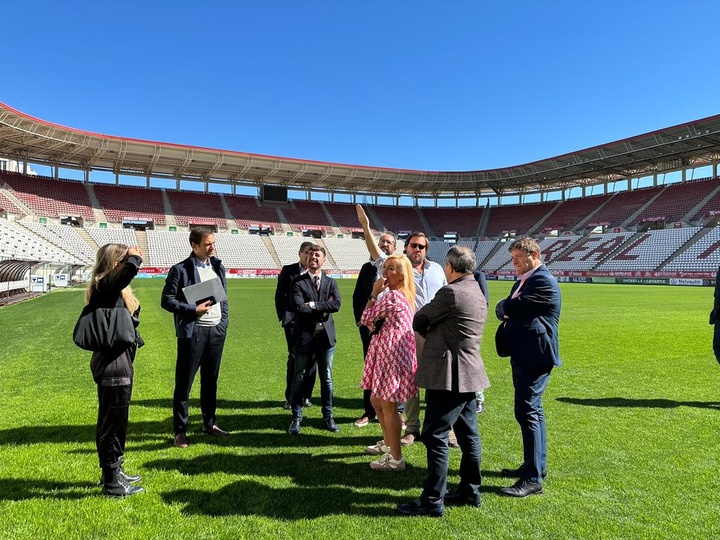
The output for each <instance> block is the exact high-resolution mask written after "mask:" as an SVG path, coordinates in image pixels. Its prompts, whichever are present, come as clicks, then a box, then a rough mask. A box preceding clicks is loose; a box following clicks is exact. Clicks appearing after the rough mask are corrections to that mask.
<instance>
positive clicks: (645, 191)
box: [588, 187, 664, 227]
mask: <svg viewBox="0 0 720 540" xmlns="http://www.w3.org/2000/svg"><path fill="white" fill-rule="evenodd" d="M662 189H664V187H649V188H641V189H636V190H633V191H621V192H618V193H616V194H615V195H614V196H613V197H612V198H611V199H610V200H609V201H608V202H607V204H605V206H603V207H602V208H601V209H600V210H598V212H597V213H596V214H595V215H594V216H593V217H592V218H591V219H590V222H591V223H602V224H606V226H608V227H616V226H620V225H622V224H623V223H624V222H625V221H627V220H628V219H630V217H631V216H632V215H633V214H634V213H635V212H637V211H638V210H639V209H640V208H642V206H643V205H645V204H646V203H647V202H648V201H649V200H651V199H652V198H653V197H655V196H656V195H657V194H659V193H660V191H661V190H662ZM588 225H590V224H588Z"/></svg>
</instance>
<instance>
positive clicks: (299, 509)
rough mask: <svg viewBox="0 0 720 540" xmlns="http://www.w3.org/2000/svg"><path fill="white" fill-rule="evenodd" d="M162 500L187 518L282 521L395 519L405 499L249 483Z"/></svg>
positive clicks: (334, 489)
mask: <svg viewBox="0 0 720 540" xmlns="http://www.w3.org/2000/svg"><path fill="white" fill-rule="evenodd" d="M316 474H317V472H316ZM162 497H163V499H164V501H165V502H166V503H168V504H181V505H184V508H183V512H184V513H185V514H188V515H197V514H200V515H207V516H230V515H255V516H262V517H267V518H271V519H276V520H285V521H294V520H300V519H302V520H305V519H315V518H319V517H323V516H329V515H339V514H343V515H365V516H391V515H393V516H394V515H396V511H395V504H397V503H399V502H406V499H407V497H405V498H401V497H393V496H390V495H378V494H369V493H358V492H356V491H353V490H352V489H347V488H343V487H335V486H332V487H323V486H316V487H290V488H271V487H268V486H266V485H264V484H260V483H257V482H252V481H249V480H239V481H237V482H234V483H232V484H229V485H227V486H225V487H223V488H221V489H219V490H217V491H203V490H192V489H181V490H177V491H171V492H167V493H164V494H163V495H162ZM388 504H391V505H392V506H387V505H388ZM338 534H340V531H338Z"/></svg>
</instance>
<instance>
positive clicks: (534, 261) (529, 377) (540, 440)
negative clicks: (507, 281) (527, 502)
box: [495, 237, 562, 497]
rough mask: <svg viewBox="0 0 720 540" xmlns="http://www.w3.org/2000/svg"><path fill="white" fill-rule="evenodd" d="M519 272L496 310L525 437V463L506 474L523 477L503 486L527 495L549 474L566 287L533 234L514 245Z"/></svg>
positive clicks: (505, 491) (511, 493)
mask: <svg viewBox="0 0 720 540" xmlns="http://www.w3.org/2000/svg"><path fill="white" fill-rule="evenodd" d="M508 251H510V255H511V259H512V263H513V266H514V267H515V273H516V274H517V275H518V276H520V280H519V281H516V282H515V284H514V285H513V286H512V289H511V291H510V296H508V297H507V298H506V299H505V300H501V301H500V302H499V303H498V305H497V306H496V308H495V313H496V315H497V317H498V318H499V319H500V320H501V321H504V323H503V324H504V328H503V333H504V341H505V344H506V347H507V349H508V350H509V352H510V366H511V367H512V378H513V387H514V388H515V419H516V420H517V422H518V424H520V432H521V433H522V439H523V463H522V465H520V467H518V468H517V469H503V470H502V471H501V475H502V476H506V477H512V478H518V481H517V482H516V483H515V484H514V485H512V486H510V487H506V488H502V489H501V490H500V494H501V495H505V496H508V497H527V496H528V495H533V494H536V493H542V490H543V485H542V481H543V478H544V477H545V476H547V430H546V427H545V411H544V410H543V406H542V396H543V392H544V391H545V388H547V384H548V380H549V379H550V372H551V371H552V369H553V368H554V367H555V366H559V365H560V354H559V351H558V323H559V321H560V308H561V304H562V301H561V298H560V288H559V287H558V283H557V280H556V279H555V278H554V277H553V275H552V274H551V273H550V272H549V271H548V269H547V267H546V266H545V265H544V264H542V260H541V259H540V245H539V244H538V243H537V242H536V241H535V240H533V239H532V238H529V237H524V238H520V239H518V240H515V241H514V242H513V243H512V244H510V247H509V248H508Z"/></svg>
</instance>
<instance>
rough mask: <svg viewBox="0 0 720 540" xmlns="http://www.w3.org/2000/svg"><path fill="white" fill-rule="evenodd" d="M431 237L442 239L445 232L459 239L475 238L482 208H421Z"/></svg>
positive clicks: (481, 215)
mask: <svg viewBox="0 0 720 540" xmlns="http://www.w3.org/2000/svg"><path fill="white" fill-rule="evenodd" d="M422 213H423V215H424V216H425V219H426V220H427V222H428V224H429V225H430V228H431V229H432V231H433V232H434V235H433V236H437V237H438V238H442V236H443V235H444V234H445V233H446V232H456V233H457V234H458V236H459V237H460V238H475V237H476V236H477V232H478V227H479V226H480V221H482V217H483V209H482V208H423V209H422Z"/></svg>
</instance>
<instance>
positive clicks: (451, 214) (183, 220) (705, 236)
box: [0, 172, 720, 273]
mask: <svg viewBox="0 0 720 540" xmlns="http://www.w3.org/2000/svg"><path fill="white" fill-rule="evenodd" d="M6 180H9V181H6ZM717 180H718V179H717V178H712V179H709V180H708V179H702V180H694V181H688V182H684V183H677V184H669V185H666V186H658V187H653V188H643V189H638V190H634V191H631V192H618V193H616V194H608V195H600V196H591V197H586V198H578V199H569V200H566V201H564V202H562V203H560V202H548V203H538V204H526V205H522V206H510V207H492V208H490V209H482V208H422V209H421V208H417V207H389V206H366V209H367V211H368V214H369V215H370V216H371V220H372V221H373V222H377V223H376V224H377V225H378V226H379V225H381V224H382V226H383V227H387V228H388V229H389V230H392V231H393V232H398V231H410V230H413V229H419V230H426V231H427V233H428V235H429V236H430V237H431V238H433V241H432V242H431V248H430V251H429V253H428V256H429V258H430V259H431V260H435V261H437V262H442V260H443V259H444V256H445V253H446V251H447V249H448V247H449V245H450V244H448V243H446V242H444V241H443V240H442V235H443V233H445V232H448V231H453V232H457V233H458V235H459V236H460V238H461V240H460V241H459V244H460V245H465V246H468V247H470V248H471V249H474V250H475V253H476V257H477V260H478V262H479V267H480V268H482V269H483V270H485V271H486V272H490V273H492V272H497V271H499V272H500V273H511V272H512V267H511V265H510V257H509V254H508V253H507V244H506V243H504V240H505V238H499V239H492V238H488V237H487V236H486V237H484V239H482V240H474V236H475V235H476V234H477V232H478V231H477V229H478V227H479V226H480V223H483V222H484V221H485V220H487V221H488V225H487V227H486V229H487V230H486V231H485V234H487V235H490V234H491V233H496V234H497V233H500V234H502V231H505V230H515V231H516V232H517V235H518V236H519V235H520V234H524V233H526V232H527V231H533V235H534V236H536V237H538V238H540V239H541V243H540V246H541V249H542V251H543V258H544V260H545V262H546V263H548V264H549V267H550V269H551V270H553V271H558V272H573V271H593V272H601V273H603V272H604V273H612V272H618V271H622V272H626V271H657V270H659V269H662V270H664V271H668V272H705V273H707V272H714V271H715V270H716V269H717V266H718V263H719V262H720V227H715V228H705V229H702V228H700V227H699V226H693V227H687V226H683V227H677V228H672V229H670V228H665V229H657V230H649V231H645V232H639V231H636V230H635V226H634V225H630V227H629V228H630V229H631V230H628V231H620V230H619V229H618V230H615V231H614V232H606V233H603V234H590V235H589V236H578V235H567V234H560V236H547V237H544V238H543V233H544V232H548V231H549V230H560V231H569V230H578V229H580V228H583V229H585V230H587V228H588V227H589V226H590V225H591V224H592V223H597V222H601V223H604V225H605V227H606V229H609V228H612V227H619V226H620V225H621V224H622V225H623V226H627V225H628V223H633V224H634V223H637V224H638V227H643V226H644V224H645V223H646V222H647V221H658V219H657V218H663V219H662V220H663V221H667V222H676V221H680V220H682V219H683V218H685V221H688V220H687V218H688V216H690V215H691V214H693V213H694V214H695V215H696V216H697V217H698V218H699V217H702V216H705V217H710V218H713V219H714V221H712V222H711V223H715V221H718V219H719V218H717V217H714V215H713V213H715V212H717V213H720V184H718V181H717ZM0 181H3V182H5V184H6V186H5V187H3V188H2V189H1V190H0V204H4V205H5V206H6V207H7V210H8V214H9V215H10V216H12V215H15V216H17V217H16V218H14V219H17V220H18V221H14V220H13V218H12V217H11V219H10V220H7V219H5V220H3V221H2V222H0V224H1V236H0V259H8V258H18V259H24V260H37V261H40V262H43V263H46V262H51V263H52V264H57V265H67V264H70V265H77V266H84V267H88V266H90V265H92V262H93V260H94V252H95V249H96V248H97V246H98V245H103V244H105V243H108V242H118V243H125V244H132V245H134V244H138V243H139V242H142V241H144V239H145V238H147V253H146V254H145V266H147V267H155V268H166V267H168V266H170V265H172V264H175V263H176V262H177V261H178V260H180V259H179V258H181V257H184V256H185V255H186V254H187V253H188V252H189V244H188V240H187V227H188V225H189V224H190V223H215V224H216V226H217V227H218V229H219V230H220V232H218V233H217V240H218V255H219V256H220V257H221V258H222V259H223V260H224V263H225V265H226V267H227V268H229V269H245V268H246V269H249V270H253V269H262V270H265V269H269V270H278V269H279V268H280V266H281V265H283V264H288V263H290V262H295V261H296V260H297V250H298V248H299V246H300V244H301V243H302V242H303V241H305V240H306V238H305V237H303V236H299V235H297V234H296V235H295V236H291V237H288V236H284V234H285V233H287V232H288V231H289V230H290V229H291V228H292V229H294V230H296V231H300V230H302V229H303V228H304V227H308V226H309V227H312V228H321V229H322V230H323V231H325V232H326V233H327V234H328V236H325V237H324V238H323V240H322V241H318V242H321V243H323V244H324V245H325V247H326V249H327V251H328V259H329V260H330V261H331V264H329V265H327V269H328V270H331V271H337V270H340V271H344V272H345V271H347V272H354V271H356V270H358V269H359V268H360V266H362V264H363V263H364V262H366V261H367V260H368V255H367V250H366V249H365V245H364V241H363V240H360V239H352V238H347V237H346V238H337V237H333V236H332V231H333V228H334V227H339V230H340V231H342V232H344V233H345V235H349V233H352V232H354V231H359V224H358V223H357V216H356V212H355V206H354V204H344V203H318V202H309V201H291V203H290V204H289V205H287V206H284V205H275V206H270V205H269V206H266V207H263V206H260V205H259V203H258V200H257V199H255V198H252V197H244V196H236V195H226V196H224V199H225V201H226V203H227V205H226V206H225V205H223V202H222V201H223V197H221V196H220V195H217V194H205V193H196V192H177V191H167V192H165V193H164V192H163V190H158V189H145V188H137V187H125V186H114V185H106V184H92V185H93V187H94V191H95V194H96V195H97V198H98V201H99V202H100V205H101V207H102V208H103V209H104V210H105V214H106V216H107V218H108V220H109V221H110V224H111V226H110V227H107V228H100V227H95V226H86V228H85V229H82V228H78V227H71V226H68V225H60V224H59V223H58V217H59V216H64V215H75V216H78V217H84V218H88V219H89V220H90V221H89V222H91V223H92V220H91V219H92V218H91V216H93V208H92V206H91V203H90V197H88V191H87V190H86V189H85V186H84V185H83V184H82V183H81V182H77V181H69V180H54V179H52V178H46V177H30V176H24V175H20V174H17V173H9V172H2V173H0ZM40 184H42V187H40ZM3 190H6V191H5V192H3ZM716 192H718V193H716ZM7 193H9V194H11V195H6V196H5V197H3V195H4V194H7ZM38 193H42V194H43V195H41V196H38V195H37V194H38ZM58 193H61V194H62V195H58ZM68 194H70V195H68ZM31 195H32V197H31ZM56 196H57V199H55V200H54V203H47V204H46V203H43V204H41V203H40V201H41V200H42V199H43V198H44V199H53V197H56ZM71 197H75V198H77V199H78V201H80V202H81V203H82V204H76V205H75V206H74V207H73V206H70V205H69V203H68V199H70V198H71ZM14 200H19V201H20V203H22V205H24V206H26V207H27V209H29V210H30V211H31V212H33V213H35V212H37V215H35V214H33V215H30V216H28V217H27V218H26V217H25V216H24V214H26V213H27V211H28V210H27V209H24V208H21V207H19V206H18V204H20V203H18V204H15V203H14V202H13V201H14ZM49 208H52V210H48V209H49ZM227 211H230V213H231V214H232V216H233V219H235V220H236V222H237V223H238V226H240V227H241V228H247V227H249V226H251V225H266V226H270V227H272V228H273V232H274V234H271V235H270V236H258V235H248V234H244V233H242V232H241V234H230V233H229V231H228V225H229V223H230V222H229V221H228V218H229V216H228V214H227ZM53 212H54V214H53ZM165 212H172V213H169V214H166V213H165ZM486 212H487V214H486ZM240 216H242V217H240ZM38 217H47V218H48V221H49V222H48V223H41V222H39V221H38V219H37V218H38ZM95 218H97V216H95ZM128 218H138V219H149V220H153V221H154V222H155V223H156V224H157V225H162V224H168V222H169V223H170V224H173V223H177V226H178V227H182V228H184V229H186V230H184V231H178V232H175V231H167V230H147V231H146V232H145V233H138V234H136V232H135V231H134V230H133V229H129V228H120V227H118V226H116V225H113V224H115V223H120V222H122V221H123V220H124V219H128ZM243 218H244V219H243ZM690 221H692V220H690ZM423 224H424V226H423ZM696 225H699V224H696ZM653 226H656V224H653ZM221 229H225V230H221ZM335 230H337V229H335ZM81 233H82V234H81ZM376 234H377V233H376ZM311 240H312V239H311ZM508 240H510V239H508ZM315 241H317V240H315ZM402 245H403V243H402V241H400V242H399V247H400V249H402Z"/></svg>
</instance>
